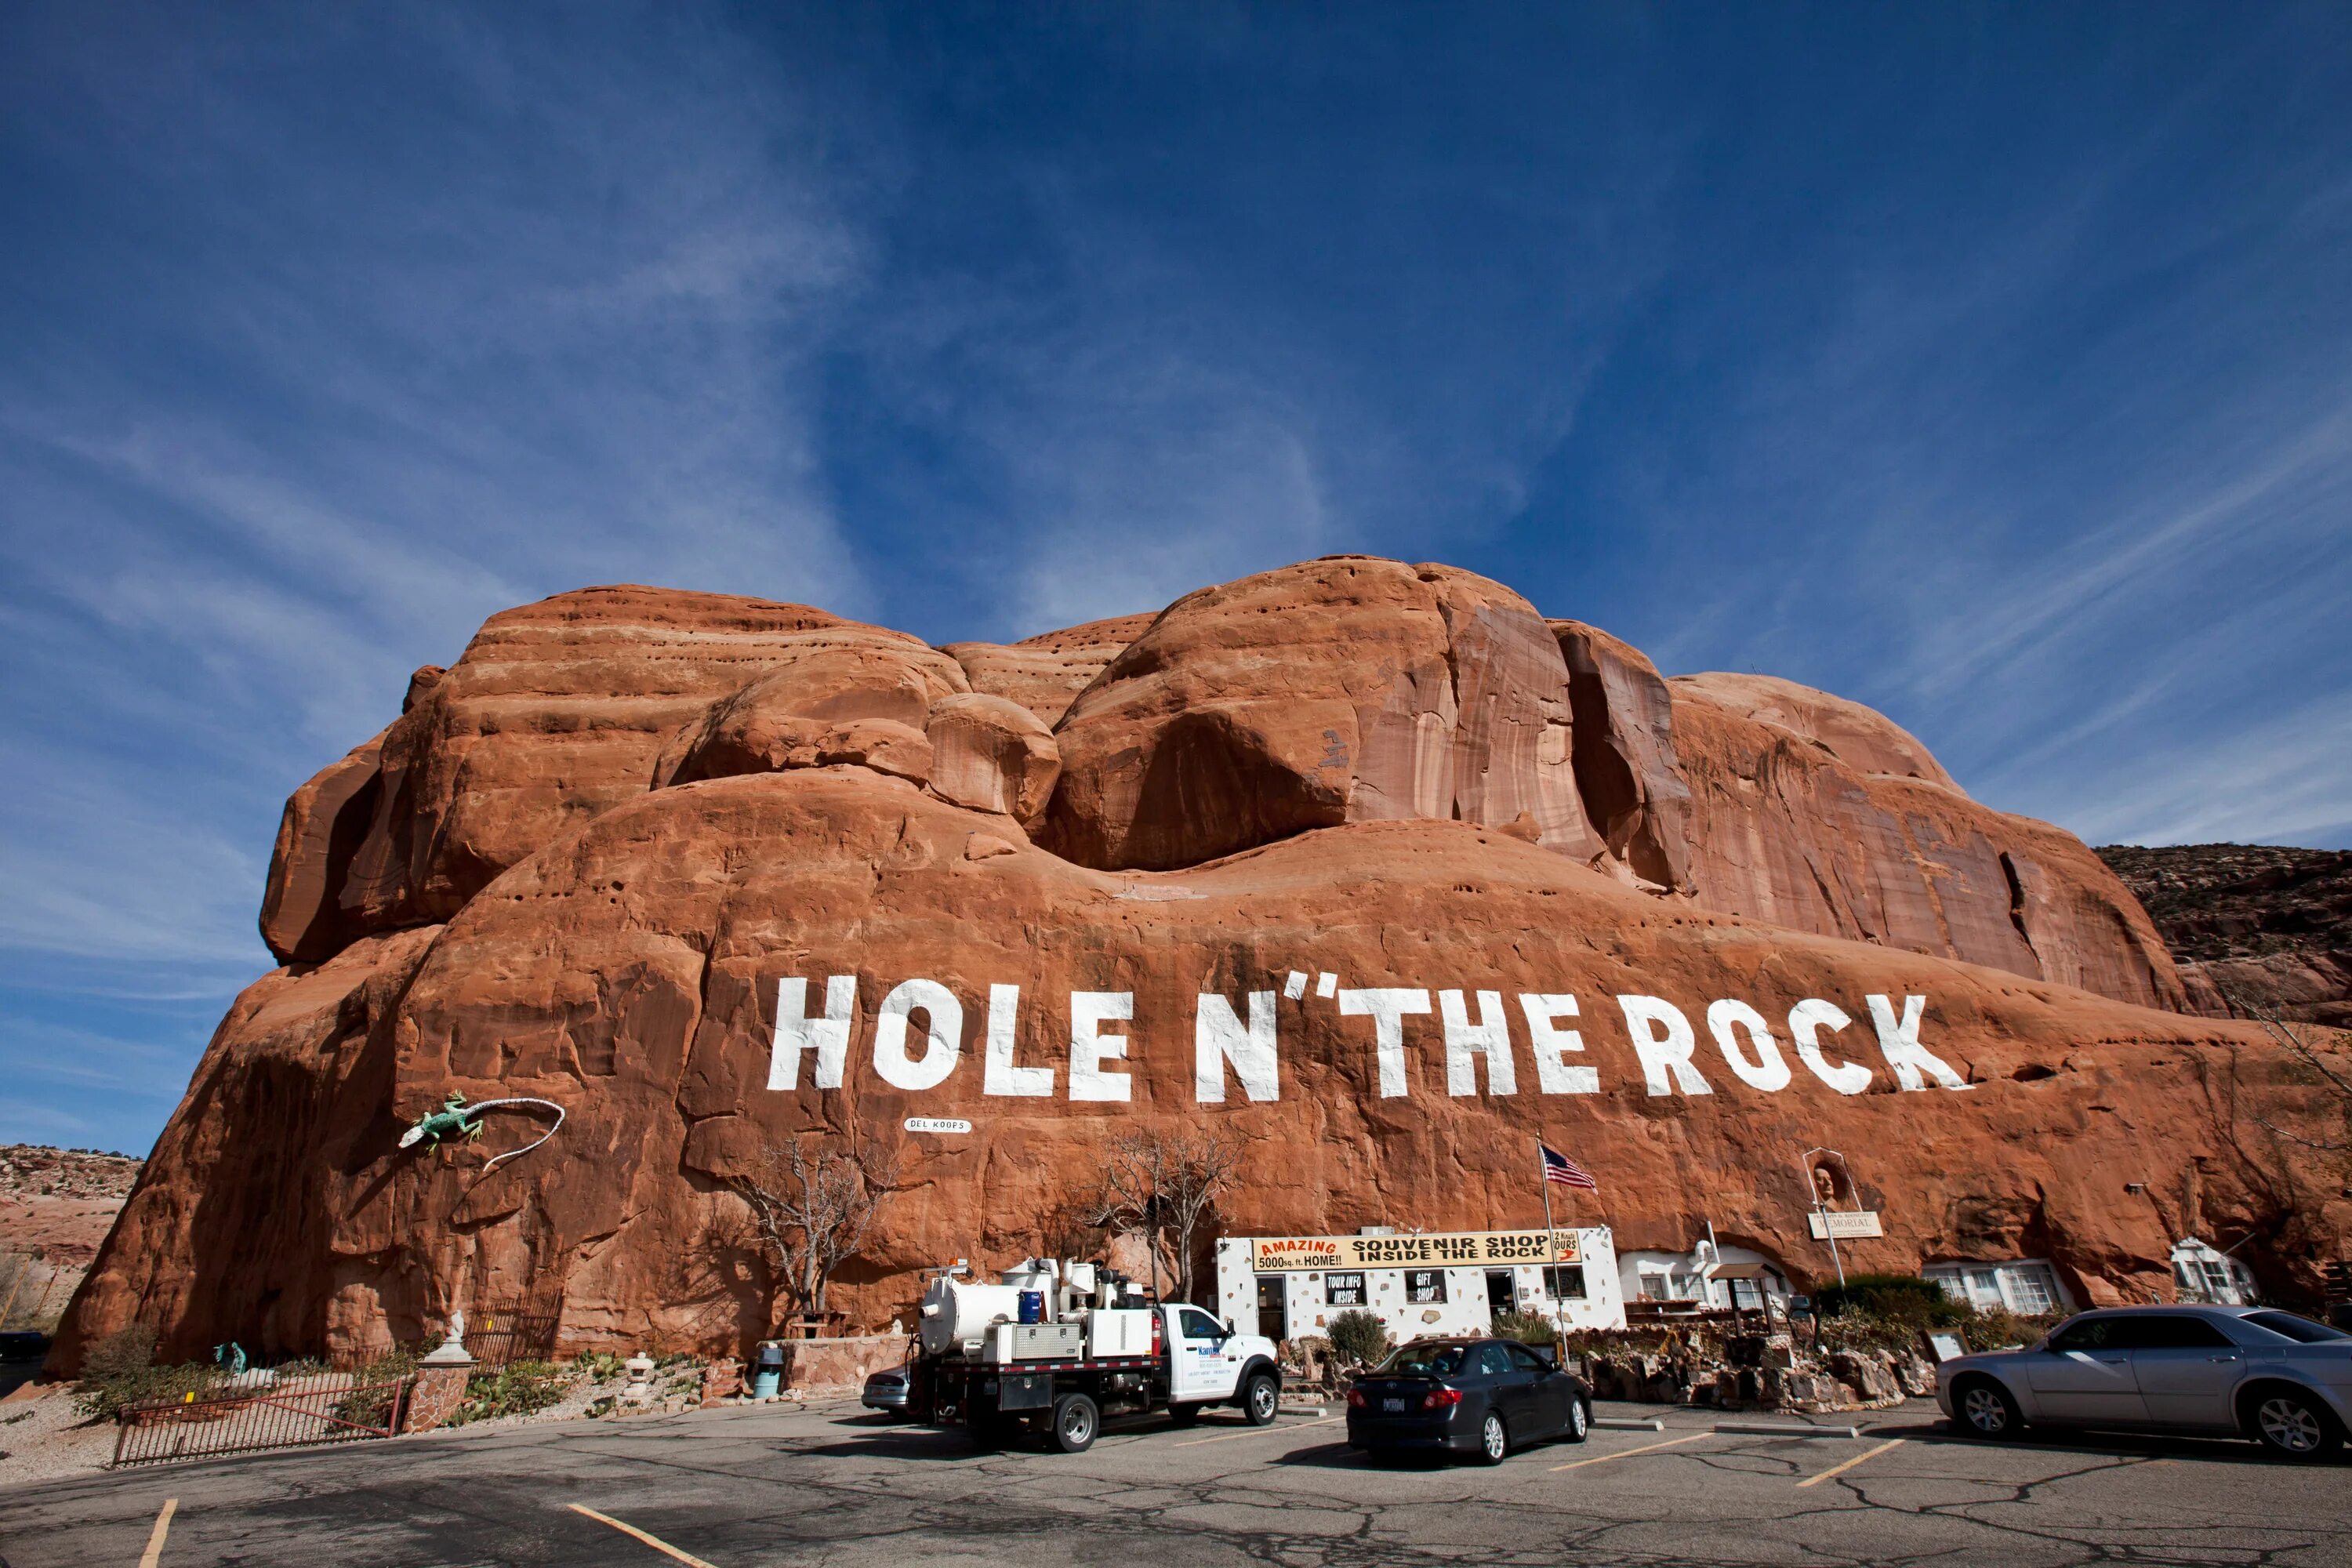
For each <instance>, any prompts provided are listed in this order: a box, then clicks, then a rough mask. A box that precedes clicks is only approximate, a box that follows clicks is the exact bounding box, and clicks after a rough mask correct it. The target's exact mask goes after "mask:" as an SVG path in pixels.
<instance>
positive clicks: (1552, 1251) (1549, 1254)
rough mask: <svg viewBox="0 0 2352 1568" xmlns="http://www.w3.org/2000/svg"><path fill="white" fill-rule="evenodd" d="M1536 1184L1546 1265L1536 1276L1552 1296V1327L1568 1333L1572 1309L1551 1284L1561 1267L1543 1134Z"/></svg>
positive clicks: (1538, 1142)
mask: <svg viewBox="0 0 2352 1568" xmlns="http://www.w3.org/2000/svg"><path fill="white" fill-rule="evenodd" d="M1536 1185H1538V1186H1539V1187H1541V1188H1542V1189H1543V1204H1544V1266H1543V1272H1542V1273H1541V1274H1538V1276H1536V1278H1537V1279H1538V1281H1539V1282H1540V1283H1541V1284H1542V1286H1543V1288H1544V1294H1545V1295H1547V1296H1549V1297H1550V1298H1551V1320H1552V1321H1551V1326H1552V1331H1553V1332H1554V1333H1557V1334H1560V1335H1562V1336H1563V1337H1564V1336H1565V1335H1566V1334H1567V1332H1568V1318H1567V1311H1568V1309H1567V1307H1566V1306H1565V1305H1564V1304H1562V1302H1561V1301H1560V1299H1559V1295H1558V1293H1557V1292H1555V1291H1554V1290H1553V1289H1552V1288H1551V1285H1552V1280H1553V1279H1555V1278H1557V1277H1558V1270H1559V1232H1558V1231H1556V1230H1554V1229H1553V1228H1552V1224H1551V1166H1550V1164H1549V1162H1547V1161H1546V1160H1545V1159H1544V1142H1543V1140H1542V1139H1541V1138H1538V1139H1537V1140H1536ZM1552 1364H1553V1365H1554V1366H1558V1365H1559V1345H1557V1344H1554V1345H1553V1346H1552Z"/></svg>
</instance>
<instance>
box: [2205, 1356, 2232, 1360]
mask: <svg viewBox="0 0 2352 1568" xmlns="http://www.w3.org/2000/svg"><path fill="white" fill-rule="evenodd" d="M2205 1359H2206V1360H2207V1361H2235V1360H2237V1359H2238V1358H2237V1357H2236V1356H2233V1355H2209V1356H2207V1357H2206V1358H2205Z"/></svg>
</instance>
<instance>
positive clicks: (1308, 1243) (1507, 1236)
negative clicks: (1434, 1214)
mask: <svg viewBox="0 0 2352 1568" xmlns="http://www.w3.org/2000/svg"><path fill="white" fill-rule="evenodd" d="M1583 1261H1584V1248H1583V1247H1582V1245H1581V1243H1580V1241H1579V1240H1578V1238H1577V1235H1576V1232H1574V1231H1572V1230H1549V1231H1547V1230H1463V1231H1444V1232H1439V1233H1437V1234H1435V1235H1430V1236H1278V1237H1266V1238H1265V1239H1263V1240H1258V1241H1253V1242H1251V1243H1250V1267H1251V1268H1253V1269H1255V1270H1256V1271H1257V1272H1258V1273H1260V1274H1277V1273H1281V1272H1282V1271H1284V1270H1286V1269H1296V1268H1398V1267H1401V1266H1403V1267H1410V1266H1411V1265H1413V1264H1433V1265H1437V1266H1439V1267H1444V1266H1446V1265H1449V1264H1463V1265H1472V1264H1481V1263H1581V1262H1583Z"/></svg>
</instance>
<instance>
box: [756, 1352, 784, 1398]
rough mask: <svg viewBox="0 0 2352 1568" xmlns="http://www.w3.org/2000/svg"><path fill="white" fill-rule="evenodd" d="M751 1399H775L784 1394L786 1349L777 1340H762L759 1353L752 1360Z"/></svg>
mask: <svg viewBox="0 0 2352 1568" xmlns="http://www.w3.org/2000/svg"><path fill="white" fill-rule="evenodd" d="M751 1364H752V1369H753V1370H752V1373H751V1397H752V1398H754V1399H773V1398H774V1397H775V1396H776V1395H777V1394H781V1393H782V1392H783V1385H784V1347H783V1345H782V1342H778V1341H776V1340H761V1342H760V1349H759V1353H758V1354H757V1355H755V1356H754V1357H753V1358H752V1363H751Z"/></svg>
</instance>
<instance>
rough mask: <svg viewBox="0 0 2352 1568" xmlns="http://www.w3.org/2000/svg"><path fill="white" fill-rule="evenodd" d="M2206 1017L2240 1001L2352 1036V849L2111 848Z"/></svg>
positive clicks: (2106, 855) (2114, 863) (2225, 1013)
mask: <svg viewBox="0 0 2352 1568" xmlns="http://www.w3.org/2000/svg"><path fill="white" fill-rule="evenodd" d="M2099 858H2101V859H2103V860H2105V862H2106V863H2107V864H2108V865H2109V866H2111V867H2113V868H2115V871H2116V875H2117V876H2119V877H2121V878H2122V879H2124V882H2125V885H2126V886H2127V887H2129V888H2130V889H2131V890H2132V891H2133V892H2134V893H2136V894H2137V895H2138V897H2139V901H2140V902H2141V903H2142V904H2143V905H2144V906H2146V908H2147V912H2148V916H2149V918H2150V919H2152V920H2153V921H2156V926H2157V930H2158V931H2161V932H2162V933H2163V935H2164V940H2165V942H2166V944H2167V945H2168V947H2170V948H2171V950H2172V956H2173V957H2174V958H2175V959H2176V960H2178V961H2179V965H2180V977H2181V980H2182V983H2183V984H2185V985H2186V986H2187V987H2188V991H2189V998H2190V1001H2191V1003H2192V1004H2193V1005H2195V1006H2196V1007H2197V1009H2198V1010H2199V1011H2200V1012H2203V1013H2209V1014H2210V1015H2212V1016H2215V1017H2230V1016H2234V1015H2235V1014H2236V1013H2237V1012H2238V1011H2240V1009H2239V1008H2234V1007H2232V1006H2231V1000H2232V999H2235V1000H2237V1001H2238V1002H2240V1003H2242V1004H2243V1003H2252V1004H2253V1005H2259V1006H2265V1007H2273V1006H2274V1007H2276V1008H2278V1009H2279V1010H2280V1011H2281V1012H2282V1013H2284V1015H2285V1016H2288V1017H2290V1018H2301V1019H2306V1020H2309V1021H2311V1022H2315V1023H2322V1024H2332V1025H2334V1026H2336V1027H2337V1028H2352V850H2342V849H2287V848H2281V847H2277V846H2275V845H2268V844H2181V845H2176V846H2173V847H2169V848H2164V849H2144V848H2142V847H2139V846H2137V845H2136V844H2110V845H2108V846H2106V847H2105V848H2103V849H2101V850H2100V851H2099Z"/></svg>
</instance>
